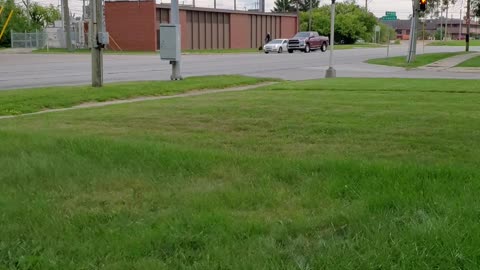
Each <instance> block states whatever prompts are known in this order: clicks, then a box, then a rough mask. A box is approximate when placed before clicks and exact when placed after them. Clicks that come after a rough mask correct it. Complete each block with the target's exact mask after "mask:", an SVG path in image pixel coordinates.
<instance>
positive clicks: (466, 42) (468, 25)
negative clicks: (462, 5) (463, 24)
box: [465, 0, 471, 52]
mask: <svg viewBox="0 0 480 270" xmlns="http://www.w3.org/2000/svg"><path fill="white" fill-rule="evenodd" d="M470 4H471V0H467V34H466V36H465V51H466V52H468V51H470Z"/></svg>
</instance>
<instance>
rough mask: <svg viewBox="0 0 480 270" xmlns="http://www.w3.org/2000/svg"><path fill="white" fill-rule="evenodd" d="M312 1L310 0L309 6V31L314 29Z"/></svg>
mask: <svg viewBox="0 0 480 270" xmlns="http://www.w3.org/2000/svg"><path fill="white" fill-rule="evenodd" d="M312 1H313V0H308V2H309V8H308V31H312Z"/></svg>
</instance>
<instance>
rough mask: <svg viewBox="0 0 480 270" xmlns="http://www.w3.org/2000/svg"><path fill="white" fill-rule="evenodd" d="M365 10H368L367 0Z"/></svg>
mask: <svg viewBox="0 0 480 270" xmlns="http://www.w3.org/2000/svg"><path fill="white" fill-rule="evenodd" d="M365 10H366V11H368V0H365Z"/></svg>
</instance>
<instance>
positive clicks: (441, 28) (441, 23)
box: [440, 6, 443, 40]
mask: <svg viewBox="0 0 480 270" xmlns="http://www.w3.org/2000/svg"><path fill="white" fill-rule="evenodd" d="M440 40H443V6H442V7H440Z"/></svg>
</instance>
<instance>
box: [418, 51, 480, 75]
mask: <svg viewBox="0 0 480 270" xmlns="http://www.w3.org/2000/svg"><path fill="white" fill-rule="evenodd" d="M477 56H480V53H467V54H460V55H456V56H452V57H448V58H445V59H442V60H439V61H437V62H433V63H431V64H428V65H425V66H423V67H419V68H418V69H427V70H436V71H443V70H447V69H451V68H454V67H456V66H457V65H458V64H460V63H463V62H465V61H467V60H468V59H470V58H473V57H477ZM456 69H462V68H456Z"/></svg>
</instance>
